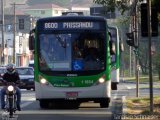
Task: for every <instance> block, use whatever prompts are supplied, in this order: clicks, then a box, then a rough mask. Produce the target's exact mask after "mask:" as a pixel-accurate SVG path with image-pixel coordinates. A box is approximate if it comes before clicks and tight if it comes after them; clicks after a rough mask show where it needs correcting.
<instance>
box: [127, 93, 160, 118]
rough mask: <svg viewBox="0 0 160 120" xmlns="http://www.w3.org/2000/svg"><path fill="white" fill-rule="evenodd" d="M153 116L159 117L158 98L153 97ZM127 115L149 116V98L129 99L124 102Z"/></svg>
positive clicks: (159, 99)
mask: <svg viewBox="0 0 160 120" xmlns="http://www.w3.org/2000/svg"><path fill="white" fill-rule="evenodd" d="M153 103H154V111H153V114H155V115H160V96H157V97H154V102H153ZM126 106H127V113H128V114H142V115H149V114H150V99H149V98H146V97H145V98H130V99H127V100H126Z"/></svg>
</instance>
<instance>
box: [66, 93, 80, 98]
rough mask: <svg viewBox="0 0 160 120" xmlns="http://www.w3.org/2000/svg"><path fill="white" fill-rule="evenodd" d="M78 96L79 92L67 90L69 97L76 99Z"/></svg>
mask: <svg viewBox="0 0 160 120" xmlns="http://www.w3.org/2000/svg"><path fill="white" fill-rule="evenodd" d="M77 97H78V92H66V98H67V99H76V98H77Z"/></svg>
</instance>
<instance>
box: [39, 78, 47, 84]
mask: <svg viewBox="0 0 160 120" xmlns="http://www.w3.org/2000/svg"><path fill="white" fill-rule="evenodd" d="M40 83H42V84H47V83H48V82H47V80H46V79H44V78H41V79H40Z"/></svg>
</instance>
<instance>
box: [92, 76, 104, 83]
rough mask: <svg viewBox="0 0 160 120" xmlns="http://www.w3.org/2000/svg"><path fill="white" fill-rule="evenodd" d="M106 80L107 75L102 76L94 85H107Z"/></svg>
mask: <svg viewBox="0 0 160 120" xmlns="http://www.w3.org/2000/svg"><path fill="white" fill-rule="evenodd" d="M105 79H106V77H105V75H102V76H101V77H100V78H99V79H98V80H97V82H96V83H95V84H94V85H99V84H103V83H105V82H106V80H105Z"/></svg>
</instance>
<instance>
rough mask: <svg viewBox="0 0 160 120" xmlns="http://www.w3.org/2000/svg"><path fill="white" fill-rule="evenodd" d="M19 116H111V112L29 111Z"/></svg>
mask: <svg viewBox="0 0 160 120" xmlns="http://www.w3.org/2000/svg"><path fill="white" fill-rule="evenodd" d="M17 114H30V115H33V114H41V115H45V114H56V115H62V114H63V115H64V114H68V115H69V114H72V115H77V114H80V115H81V114H83V115H86V114H87V115H89V114H90V115H111V114H112V113H111V112H107V111H101V110H97V111H86V110H84V111H79V110H77V111H76V110H37V111H36V110H29V111H20V112H19V111H18V112H17Z"/></svg>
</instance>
